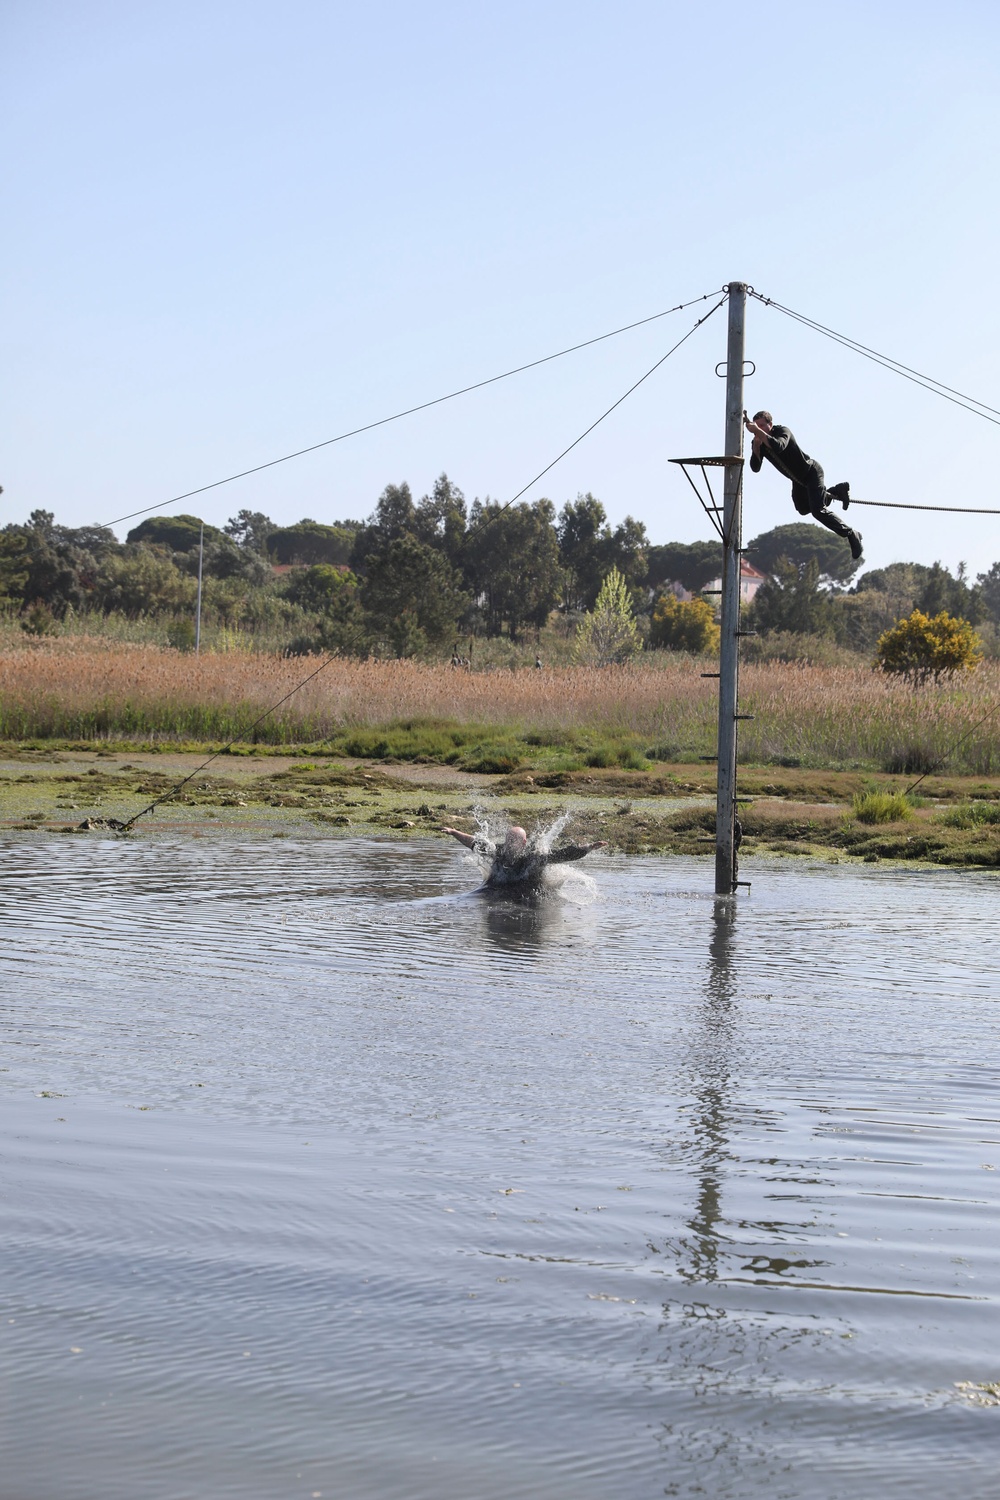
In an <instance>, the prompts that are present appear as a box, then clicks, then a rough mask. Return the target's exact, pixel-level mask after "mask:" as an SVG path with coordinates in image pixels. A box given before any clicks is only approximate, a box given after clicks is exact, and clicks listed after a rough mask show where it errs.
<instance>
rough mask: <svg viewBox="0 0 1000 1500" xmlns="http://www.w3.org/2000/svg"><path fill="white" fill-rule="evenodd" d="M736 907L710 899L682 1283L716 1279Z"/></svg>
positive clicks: (730, 1064)
mask: <svg viewBox="0 0 1000 1500" xmlns="http://www.w3.org/2000/svg"><path fill="white" fill-rule="evenodd" d="M735 929H736V903H735V901H734V900H733V899H732V898H731V897H728V896H724V897H718V898H716V901H715V905H714V911H713V913H712V936H711V941H710V944H709V964H708V972H707V976H706V983H705V996H704V1001H703V1004H702V1007H701V1021H702V1025H701V1034H700V1036H699V1037H698V1040H697V1042H696V1043H695V1048H694V1055H693V1059H692V1061H693V1074H694V1077H693V1080H692V1092H693V1108H692V1121H691V1123H692V1126H693V1132H692V1136H693V1141H692V1144H693V1148H694V1156H695V1172H696V1179H697V1197H696V1199H695V1208H694V1213H693V1214H692V1216H691V1218H690V1219H689V1220H688V1221H687V1224H688V1229H689V1230H690V1232H691V1234H690V1240H689V1242H688V1256H687V1261H688V1264H687V1265H682V1266H680V1267H679V1270H680V1273H681V1275H682V1276H683V1277H684V1279H685V1280H687V1281H692V1282H695V1281H714V1280H715V1279H716V1277H717V1275H718V1255H719V1234H718V1226H719V1222H720V1220H721V1218H722V1202H721V1200H722V1183H723V1173H724V1169H725V1164H726V1162H727V1161H728V1160H729V1159H730V1155H731V1153H730V1148H729V1130H730V1126H731V1120H730V1115H731V1108H732V1101H731V1098H730V1094H731V1079H732V1070H733V1047H734V1040H735V1022H736V1002H737V993H736V991H737V983H736V973H735V969H734V965H733V946H734V935H735Z"/></svg>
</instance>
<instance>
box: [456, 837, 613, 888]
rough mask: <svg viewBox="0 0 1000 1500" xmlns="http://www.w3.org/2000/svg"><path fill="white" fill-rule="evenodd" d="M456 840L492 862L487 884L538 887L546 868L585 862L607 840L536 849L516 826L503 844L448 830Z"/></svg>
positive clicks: (605, 843) (603, 845) (601, 847)
mask: <svg viewBox="0 0 1000 1500" xmlns="http://www.w3.org/2000/svg"><path fill="white" fill-rule="evenodd" d="M444 832H445V833H450V834H451V836H452V838H453V839H458V842H459V843H460V844H464V845H465V847H466V849H471V850H472V852H473V853H474V854H483V855H485V856H486V858H487V859H490V860H492V862H493V864H492V868H491V870H490V873H489V875H487V877H486V885H488V886H499V885H522V886H524V885H538V884H539V883H540V881H541V879H542V874H543V872H544V870H545V867H546V865H564V864H568V863H569V861H570V860H573V859H583V857H584V855H585V854H589V853H590V852H591V850H592V849H606V848H607V845H608V841H607V839H598V841H597V842H596V843H595V844H564V845H563V847H562V848H561V849H550V850H543V849H533V848H532V847H531V844H530V843H529V841H528V835H527V833H526V832H525V830H524V829H523V828H519V827H518V826H517V825H516V824H515V825H514V827H513V828H508V829H507V832H506V835H505V836H504V838H503V839H502V841H500V842H499V843H498V842H497V841H496V840H495V839H489V838H486V837H485V836H484V835H483V834H481V833H463V832H462V831H461V829H459V828H446V829H445V830H444Z"/></svg>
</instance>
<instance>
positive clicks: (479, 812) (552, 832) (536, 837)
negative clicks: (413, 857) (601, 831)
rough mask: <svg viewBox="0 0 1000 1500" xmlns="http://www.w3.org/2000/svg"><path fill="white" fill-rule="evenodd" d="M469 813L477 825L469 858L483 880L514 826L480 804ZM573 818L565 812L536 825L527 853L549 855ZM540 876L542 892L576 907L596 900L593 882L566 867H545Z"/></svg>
mask: <svg viewBox="0 0 1000 1500" xmlns="http://www.w3.org/2000/svg"><path fill="white" fill-rule="evenodd" d="M471 811H472V818H473V821H474V822H475V825H476V839H477V847H476V848H475V849H473V850H470V852H469V858H470V860H472V861H473V862H474V863H475V865H476V867H477V869H479V870H480V871H481V872H482V874H483V875H484V876H488V875H490V874H495V873H496V872H495V869H494V859H493V854H494V851H495V850H496V849H499V848H501V847H502V846H503V843H504V840H505V839H506V837H507V834H508V833H509V831H510V829H511V828H512V827H514V826H515V825H514V824H513V823H512V822H511V820H510V818H509V817H508V816H507V814H506V813H505V812H503V811H502V810H501V809H499V808H494V807H487V806H485V805H484V804H483V803H481V802H477V803H474V804H473V806H472V809H471ZM572 816H573V815H572V813H568V812H565V813H560V814H559V816H558V817H557V818H554V819H553V820H552V822H551V823H545V824H542V823H536V824H535V827H534V828H533V829H532V831H531V833H530V834H529V835H528V845H527V848H528V852H529V853H534V854H538V855H546V854H551V852H552V848H553V845H554V844H555V841H556V839H557V838H558V837H559V835H560V834H561V833H562V831H563V829H564V828H565V827H566V826H567V824H568V823H569V822H570V821H571V819H572ZM539 874H540V877H541V885H542V887H543V889H546V890H548V891H549V892H550V893H551V894H553V895H558V896H559V897H560V898H561V899H562V900H565V901H569V902H571V903H572V904H573V905H575V906H589V905H590V903H591V902H592V901H595V900H596V899H597V894H598V888H597V884H596V882H595V881H594V880H593V879H592V878H591V876H589V875H585V874H584V872H583V871H582V870H577V869H571V868H570V867H569V866H568V865H544V866H543V868H542V869H541V871H540V872H539ZM501 883H502V880H501Z"/></svg>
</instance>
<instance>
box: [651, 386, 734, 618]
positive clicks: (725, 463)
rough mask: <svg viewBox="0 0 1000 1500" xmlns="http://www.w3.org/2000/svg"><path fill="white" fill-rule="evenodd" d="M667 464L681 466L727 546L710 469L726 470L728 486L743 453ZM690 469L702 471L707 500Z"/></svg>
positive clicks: (712, 591) (711, 591) (706, 591)
mask: <svg viewBox="0 0 1000 1500" xmlns="http://www.w3.org/2000/svg"><path fill="white" fill-rule="evenodd" d="M740 410H741V411H742V407H741V408H740ZM742 430H743V429H742V428H741V429H740V431H741V433H742ZM742 446H743V440H742V437H741V439H740V447H742ZM667 462H668V463H672V464H677V465H679V467H680V469H681V472H682V473H683V475H684V478H685V479H686V480H687V482H688V484H689V485H690V486H691V488H692V489H693V490H694V492H695V494H696V495H697V497H698V504H699V505H700V506H701V508H702V510H703V511H704V512H705V514H706V516H707V517H708V519H709V520H710V521H711V523H712V525H713V526H714V527H715V530H716V531H717V532H718V534H719V539H720V540H721V542H722V543H723V545H725V541H726V537H725V528H724V524H723V523H722V522H720V521H719V517H720V515H724V513H725V503H723V504H722V505H718V504H716V500H715V492H714V491H713V489H712V481H711V479H710V478H709V477H708V471H709V469H725V471H726V473H725V481H724V482H725V484H726V485H728V483H729V471H730V469H731V468H734V467H735V468H738V469H742V467H743V455H742V453H739V454H733V455H731V456H726V457H723V458H671V459H668V460H667ZM689 467H690V468H692V469H700V470H701V478H702V483H703V484H704V486H705V495H707V496H708V499H707V500H706V499H705V495H703V494H702V492H701V490H700V489H699V488H698V486H697V485H696V484H695V482H694V480H693V479H692V478H691V475H690V474H689V473H688V468H689ZM701 592H702V593H703V594H717V593H719V592H720V590H718V589H702V591H701Z"/></svg>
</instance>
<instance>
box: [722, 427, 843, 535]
mask: <svg viewBox="0 0 1000 1500" xmlns="http://www.w3.org/2000/svg"><path fill="white" fill-rule="evenodd" d="M743 420H744V422H745V423H746V428H747V431H748V432H752V433H753V447H752V448H751V450H750V467H751V469H752V470H753V472H754V473H755V474H759V473H760V466H761V464H762V463H763V461H764V459H765V458H766V459H767V461H768V463H770V464H773V465H774V467H775V468H776V469H777V471H778V473H779V474H784V476H785V478H786V479H790V480H791V481H792V504H793V505H794V506H795V509H796V510H797V511H798V513H799V515H800V516H814V517H815V518H816V520H817V521H819V522H820V523H821V525H823V526H826V527H827V528H828V530H830V531H834V532H836V534H837V536H842V537H843V538H844V539H845V541H847V542H849V543H850V546H851V556H852V557H853V558H854V560H855V562H856V561H857V560H858V558H859V557H860V556H861V533H860V532H859V531H852V530H851V528H850V526H848V525H847V524H846V522H844V521H842V520H841V519H840V517H839V516H835V515H834V514H833V512H832V511H831V510H830V509H829V505H830V502H831V500H839V501H840V503H841V505H842V506H843V507H844V509H845V510H846V509H847V507H848V505H850V503H851V496H850V485H848V484H847V483H844V484H835V485H833V486H832V488H831V489H827V488H826V482H825V480H824V477H823V470H822V469H821V468H820V466H819V464H818V463H817V462H816V460H815V459H814V458H810V457H809V455H808V453H803V451H802V449H801V448H800V447H799V445H798V443H797V442H796V441H795V438H794V436H793V435H792V433H791V431H790V430H789V428H787V427H780V426H779V427H775V425H774V422H773V419H772V417H771V413H770V412H769V411H758V412H755V413H754V417H753V420H752V421H751V420H750V418H749V417H748V416H747V414H746V412H744V413H743Z"/></svg>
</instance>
